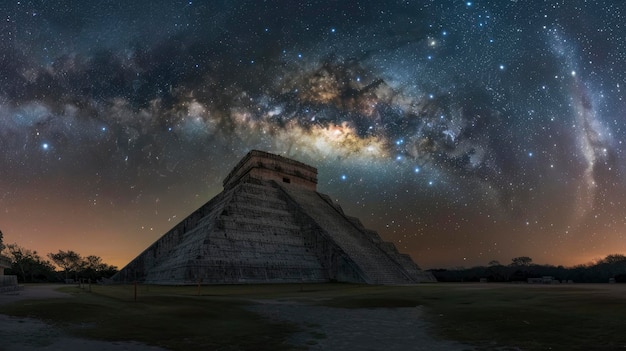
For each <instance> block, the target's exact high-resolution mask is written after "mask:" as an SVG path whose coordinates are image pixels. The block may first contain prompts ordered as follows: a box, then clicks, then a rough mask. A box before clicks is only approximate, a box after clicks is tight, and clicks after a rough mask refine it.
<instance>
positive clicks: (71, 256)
mask: <svg viewBox="0 0 626 351" xmlns="http://www.w3.org/2000/svg"><path fill="white" fill-rule="evenodd" d="M48 257H49V258H50V259H51V260H52V262H54V264H55V265H57V267H59V268H62V269H63V271H64V272H65V279H68V277H69V274H70V273H74V276H75V278H76V279H78V272H79V271H80V270H81V268H82V264H83V260H82V257H81V256H80V255H79V254H78V253H76V252H74V251H72V250H68V251H63V250H59V252H57V253H55V254H53V253H49V254H48Z"/></svg>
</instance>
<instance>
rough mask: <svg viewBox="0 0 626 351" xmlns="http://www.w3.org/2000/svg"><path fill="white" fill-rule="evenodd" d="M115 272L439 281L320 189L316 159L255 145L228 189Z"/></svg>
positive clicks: (179, 278) (170, 279)
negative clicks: (289, 155)
mask: <svg viewBox="0 0 626 351" xmlns="http://www.w3.org/2000/svg"><path fill="white" fill-rule="evenodd" d="M113 280H115V281H118V282H124V281H126V282H131V281H139V282H144V283H152V284H197V283H203V284H211V283H215V284H219V283H222V284H223V283H237V284H238V283H287V282H298V283H299V282H328V281H340V282H355V283H367V284H414V283H420V282H429V281H434V280H435V279H434V277H433V275H432V274H431V273H430V272H424V271H422V270H421V269H420V268H419V267H418V266H417V265H416V264H415V263H414V262H413V261H412V260H411V258H410V257H409V256H408V255H405V254H401V253H399V252H398V251H397V250H396V247H395V246H394V245H393V244H392V243H389V242H384V241H383V240H382V239H381V238H380V236H379V235H378V233H376V232H374V231H372V230H368V229H366V228H364V227H363V225H362V224H361V222H360V221H359V220H358V219H357V218H354V217H350V216H348V215H346V214H345V213H344V212H343V210H342V209H341V207H340V206H339V205H338V204H337V203H335V202H333V201H332V200H331V198H330V197H329V196H327V195H324V194H321V193H318V192H317V169H315V168H314V167H311V166H309V165H306V164H304V163H301V162H298V161H295V160H292V159H288V158H285V157H282V156H278V155H274V154H270V153H267V152H263V151H257V150H253V151H251V152H249V153H248V154H247V155H246V156H245V157H244V158H243V159H242V160H241V161H240V162H239V163H238V164H237V166H235V168H234V169H233V170H232V171H231V172H230V174H228V176H227V177H226V179H224V190H223V191H222V192H221V193H220V194H218V195H217V196H215V197H214V198H213V199H211V200H210V201H209V202H207V203H206V204H205V205H203V206H202V207H200V208H199V209H198V210H196V211H195V212H193V213H192V214H190V215H189V216H188V217H187V218H185V219H184V220H183V221H182V222H180V223H179V224H177V225H176V226H174V227H173V228H172V229H171V230H169V231H168V232H167V233H165V234H164V235H163V236H162V237H161V238H160V239H159V240H157V241H156V242H155V243H154V244H152V245H151V246H150V247H148V248H147V249H146V250H145V251H144V252H143V253H141V254H140V255H139V256H138V257H137V258H135V259H134V260H133V261H131V262H130V263H129V264H128V265H127V266H126V267H124V268H122V269H121V270H120V272H118V273H117V274H116V275H115V276H114V277H113Z"/></svg>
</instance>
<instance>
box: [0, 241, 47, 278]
mask: <svg viewBox="0 0 626 351" xmlns="http://www.w3.org/2000/svg"><path fill="white" fill-rule="evenodd" d="M6 249H7V254H8V255H9V259H10V260H11V270H12V271H13V272H14V273H15V274H17V275H18V277H19V278H21V280H22V281H23V282H27V281H30V282H34V281H49V280H53V279H54V268H53V267H52V265H51V264H50V262H48V261H46V260H44V259H42V258H41V257H40V256H39V254H37V251H31V250H28V249H26V248H23V247H21V246H19V245H17V244H9V245H7V246H6Z"/></svg>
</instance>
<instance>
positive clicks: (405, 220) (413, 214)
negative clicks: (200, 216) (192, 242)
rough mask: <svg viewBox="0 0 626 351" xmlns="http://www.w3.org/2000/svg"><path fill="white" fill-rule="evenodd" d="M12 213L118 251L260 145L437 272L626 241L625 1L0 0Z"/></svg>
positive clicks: (597, 252) (69, 241) (52, 233)
mask: <svg viewBox="0 0 626 351" xmlns="http://www.w3.org/2000/svg"><path fill="white" fill-rule="evenodd" d="M0 16H1V18H0V20H1V22H0V23H1V24H0V150H2V152H1V153H0V230H2V232H3V233H4V236H5V243H13V242H16V243H18V244H19V245H21V246H24V247H26V248H29V249H33V250H37V251H38V252H39V253H40V254H42V255H45V254H46V253H48V252H56V251H58V250H59V249H63V250H67V249H72V250H75V251H77V252H79V253H81V254H83V255H90V254H95V255H99V256H101V257H102V258H103V259H104V261H105V262H107V263H110V264H114V265H117V266H119V267H122V266H124V265H125V264H126V263H127V262H128V261H130V260H131V259H132V258H134V257H135V256H137V255H138V254H139V253H140V252H141V251H143V250H144V249H145V248H146V247H147V246H148V245H150V244H151V243H152V242H154V241H155V240H156V239H158V238H159V237H160V236H161V235H163V234H164V233H165V232H166V231H167V230H168V229H169V228H171V227H172V226H174V225H175V224H176V223H178V222H179V221H180V220H182V219H183V218H184V217H185V216H187V215H188V214H189V213H191V212H192V211H193V210H195V209H196V208H198V207H199V206H200V205H202V204H203V203H205V202H206V201H208V200H209V199H210V198H212V197H213V196H215V195H216V194H217V193H219V192H220V191H221V190H222V180H223V178H224V177H225V176H226V175H227V174H228V172H229V171H230V170H231V169H232V167H233V166H234V165H235V164H236V163H237V162H238V161H239V159H240V158H241V157H242V156H244V155H245V154H246V153H247V152H248V151H249V150H250V149H260V150H264V151H269V152H272V153H277V154H280V155H283V156H287V157H290V158H294V159H297V160H299V161H302V162H305V163H307V164H310V165H312V166H315V167H317V168H318V172H319V184H318V190H319V191H320V192H322V193H326V194H329V195H331V197H332V198H334V199H336V200H338V201H339V203H340V204H341V205H342V207H343V208H344V210H345V211H346V212H347V213H348V214H350V215H354V216H357V217H359V218H360V219H361V220H362V221H363V223H364V224H365V226H366V227H368V228H371V229H374V230H377V231H378V232H379V233H380V234H381V236H382V237H383V238H384V239H385V240H388V241H392V242H394V243H395V244H396V246H397V247H398V248H399V250H400V251H402V252H404V253H409V254H411V256H412V257H413V258H414V260H415V261H416V262H417V263H418V264H420V265H421V266H422V267H424V268H435V267H457V266H465V267H470V266H474V265H485V264H487V263H488V262H489V261H491V260H499V261H500V262H502V263H505V264H506V263H510V259H511V258H513V257H516V256H530V257H531V258H532V259H533V261H534V262H536V263H549V264H554V265H559V264H562V265H566V266H570V265H574V264H579V263H587V262H589V261H591V260H593V259H594V258H600V257H604V256H606V255H607V254H612V253H626V240H625V239H626V208H625V203H624V202H626V155H625V154H624V151H626V145H624V143H623V140H624V139H625V137H626V115H625V114H626V101H625V99H626V95H625V90H626V25H625V24H624V23H626V2H624V1H592V0H589V1H583V0H567V1H565V0H558V1H557V0H552V1H539V0H537V1H530V0H527V1H526V0H510V1H509V0H506V1H505V0H493V1H434V0H433V1H426V0H423V1H382V0H381V1H379V0H376V1H292V0H283V1H269V0H268V1H260V0H259V1H256V0H254V1H252V0H251V1H239V0H222V1H199V0H192V1H189V0H187V1H176V0H167V1H165V0H163V1H153V0H151V1H146V0H137V1H119V0H116V1H110V0H109V1H97V2H95V1H83V0H73V1H69V0H68V1H43V0H41V1H27V0H22V1H3V2H2V4H1V5H0Z"/></svg>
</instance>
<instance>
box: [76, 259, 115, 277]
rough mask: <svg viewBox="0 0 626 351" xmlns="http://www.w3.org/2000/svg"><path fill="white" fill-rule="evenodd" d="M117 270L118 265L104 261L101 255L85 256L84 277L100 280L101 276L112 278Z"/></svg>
mask: <svg viewBox="0 0 626 351" xmlns="http://www.w3.org/2000/svg"><path fill="white" fill-rule="evenodd" d="M116 272H117V267H115V266H110V265H108V264H106V263H104V262H102V258H100V257H99V256H94V255H90V256H87V257H85V259H84V265H83V272H82V275H83V276H84V277H87V278H90V279H93V280H98V279H101V278H110V277H111V276H113V274H115V273H116Z"/></svg>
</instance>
